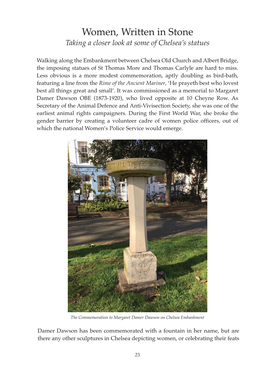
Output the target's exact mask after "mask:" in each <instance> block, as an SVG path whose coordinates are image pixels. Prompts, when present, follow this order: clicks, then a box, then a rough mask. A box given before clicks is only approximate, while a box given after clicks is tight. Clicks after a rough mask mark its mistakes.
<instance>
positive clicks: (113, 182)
mask: <svg viewBox="0 0 264 374" xmlns="http://www.w3.org/2000/svg"><path fill="white" fill-rule="evenodd" d="M88 144H89V142H87V141H79V140H70V141H69V142H68V146H69V158H70V165H71V169H72V171H73V173H75V174H78V175H80V176H81V177H82V188H81V190H80V191H75V193H74V200H78V199H79V198H80V200H93V199H94V192H90V193H87V191H88V190H89V189H88V188H87V185H89V186H90V187H91V189H92V190H94V191H95V194H96V195H97V194H99V191H100V190H102V189H107V190H110V194H114V193H115V191H116V193H117V194H118V196H119V198H120V199H121V200H123V201H127V186H126V181H125V179H124V178H115V179H113V178H112V177H110V176H109V175H107V173H106V170H105V169H104V168H100V169H97V168H96V167H95V166H94V165H92V163H91V162H90V161H88V156H89V153H88V152H89V148H88ZM79 194H80V197H79ZM87 195H88V196H87Z"/></svg>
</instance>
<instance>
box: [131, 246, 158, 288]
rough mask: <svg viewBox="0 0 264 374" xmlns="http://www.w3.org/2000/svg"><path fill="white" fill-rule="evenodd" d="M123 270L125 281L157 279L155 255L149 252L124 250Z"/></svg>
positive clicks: (134, 281) (135, 281)
mask: <svg viewBox="0 0 264 374" xmlns="http://www.w3.org/2000/svg"><path fill="white" fill-rule="evenodd" d="M124 270H125V276H126V279H127V283H128V284H131V283H141V282H152V281H155V280H157V257H156V256H155V255H154V254H153V253H152V252H151V251H146V252H131V251H130V248H126V249H125V250H124Z"/></svg>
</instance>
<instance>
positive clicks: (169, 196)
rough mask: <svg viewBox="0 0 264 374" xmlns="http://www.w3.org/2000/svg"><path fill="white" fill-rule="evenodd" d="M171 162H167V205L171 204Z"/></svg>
mask: <svg viewBox="0 0 264 374" xmlns="http://www.w3.org/2000/svg"><path fill="white" fill-rule="evenodd" d="M171 174H172V172H171V162H169V163H166V175H167V187H166V194H165V205H171Z"/></svg>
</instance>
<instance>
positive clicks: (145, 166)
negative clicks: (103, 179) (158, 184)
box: [106, 158, 166, 178]
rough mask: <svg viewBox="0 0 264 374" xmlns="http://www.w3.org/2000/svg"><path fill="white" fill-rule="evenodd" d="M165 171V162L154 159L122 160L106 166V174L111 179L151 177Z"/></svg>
mask: <svg viewBox="0 0 264 374" xmlns="http://www.w3.org/2000/svg"><path fill="white" fill-rule="evenodd" d="M165 170H166V162H165V161H163V160H158V159H156V158H123V159H121V160H114V161H110V162H107V164H106V172H107V174H108V175H111V176H112V177H122V178H127V177H151V176H154V175H161V174H164V173H165Z"/></svg>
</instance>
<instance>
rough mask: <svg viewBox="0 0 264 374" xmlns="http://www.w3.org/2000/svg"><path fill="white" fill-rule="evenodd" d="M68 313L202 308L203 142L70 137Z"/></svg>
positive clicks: (204, 275) (204, 246)
mask: <svg viewBox="0 0 264 374" xmlns="http://www.w3.org/2000/svg"><path fill="white" fill-rule="evenodd" d="M68 245H69V252H68V302H69V304H68V311H69V312H206V311H207V140H93V141H89V140H87V141H83V140H80V141H79V140H77V139H74V140H70V141H68Z"/></svg>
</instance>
